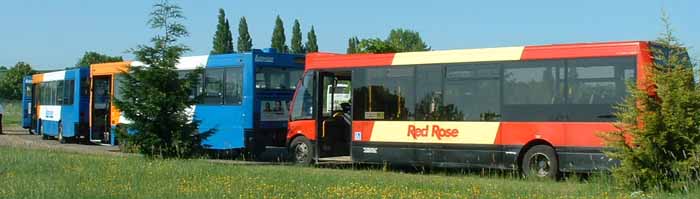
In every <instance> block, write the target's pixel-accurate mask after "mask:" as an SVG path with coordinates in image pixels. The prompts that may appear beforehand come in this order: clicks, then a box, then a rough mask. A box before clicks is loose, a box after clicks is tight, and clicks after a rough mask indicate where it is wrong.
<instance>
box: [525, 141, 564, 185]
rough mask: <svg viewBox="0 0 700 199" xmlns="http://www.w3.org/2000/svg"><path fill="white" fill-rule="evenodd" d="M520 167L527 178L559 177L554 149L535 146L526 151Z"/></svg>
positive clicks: (557, 161)
mask: <svg viewBox="0 0 700 199" xmlns="http://www.w3.org/2000/svg"><path fill="white" fill-rule="evenodd" d="M520 165H521V168H522V172H523V175H525V177H527V178H532V177H534V178H540V179H544V178H549V179H556V178H557V176H558V175H559V160H558V159H557V156H556V154H555V153H554V149H552V147H550V146H547V145H536V146H533V147H531V148H530V149H528V150H527V152H526V153H525V155H524V156H523V159H522V161H521V163H520Z"/></svg>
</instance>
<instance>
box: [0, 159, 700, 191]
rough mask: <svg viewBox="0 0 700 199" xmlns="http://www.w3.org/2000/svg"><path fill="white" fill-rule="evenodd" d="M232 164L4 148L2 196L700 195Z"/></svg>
mask: <svg viewBox="0 0 700 199" xmlns="http://www.w3.org/2000/svg"><path fill="white" fill-rule="evenodd" d="M593 181H596V182H585V181H579V180H572V181H564V182H552V181H526V180H521V179H517V178H512V177H504V176H497V175H496V176H494V175H489V176H486V177H480V176H478V173H477V174H475V173H472V174H463V173H459V172H447V173H437V174H418V173H402V172H392V171H382V170H380V169H367V168H365V169H351V168H347V169H330V168H314V167H298V166H261V165H230V164H222V163H212V162H208V161H205V160H148V159H143V158H140V157H115V156H98V155H84V154H72V153H65V152H56V151H45V150H27V149H16V148H7V147H0V198H239V197H243V198H308V197H311V198H630V197H632V198H700V197H698V196H700V194H698V192H693V193H691V195H684V194H669V193H660V194H632V195H633V196H631V194H630V193H629V192H628V191H621V190H617V189H615V188H613V186H611V185H610V183H609V182H608V180H603V179H596V180H593Z"/></svg>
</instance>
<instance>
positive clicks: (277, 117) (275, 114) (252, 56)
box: [178, 49, 304, 150]
mask: <svg viewBox="0 0 700 199" xmlns="http://www.w3.org/2000/svg"><path fill="white" fill-rule="evenodd" d="M178 68H179V70H182V68H181V67H178ZM185 68H192V67H185ZM303 70H304V56H303V55H295V54H282V53H276V52H275V51H274V50H273V49H265V50H253V51H252V52H246V53H237V54H223V55H210V56H208V58H207V60H206V65H205V66H204V71H205V72H204V75H203V78H202V84H201V88H200V89H199V90H200V92H203V93H201V94H203V98H204V99H203V100H202V102H200V103H198V104H197V105H196V106H195V107H194V119H197V120H200V121H201V123H200V126H199V128H200V131H201V132H204V131H207V130H209V129H215V132H214V133H213V134H212V135H211V136H210V137H209V138H208V139H206V140H205V142H204V143H203V144H204V145H206V146H207V147H208V148H210V149H214V150H229V149H242V148H248V149H253V148H257V149H261V150H264V147H265V146H284V144H285V139H286V137H285V136H286V129H287V117H288V116H287V115H288V114H287V113H288V111H289V106H288V103H289V102H290V101H291V100H292V95H293V94H294V89H295V87H296V82H297V80H298V79H299V78H300V77H301V74H302V73H303Z"/></svg>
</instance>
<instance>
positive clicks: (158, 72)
mask: <svg viewBox="0 0 700 199" xmlns="http://www.w3.org/2000/svg"><path fill="white" fill-rule="evenodd" d="M153 8H154V10H153V11H152V12H151V19H150V20H149V21H148V24H149V25H150V26H151V28H153V29H156V30H160V31H162V32H161V35H156V36H155V37H153V39H151V41H152V42H153V43H152V46H147V45H139V46H138V47H136V48H135V49H132V50H131V51H132V52H133V53H134V56H135V57H136V59H137V60H139V61H141V62H143V63H144V64H145V65H147V66H146V67H131V68H130V69H129V70H130V71H129V73H124V80H123V81H122V83H123V86H124V87H122V92H123V98H122V99H115V103H116V105H117V107H118V108H119V109H121V110H122V111H123V112H124V116H125V117H126V118H127V119H129V120H131V121H132V123H131V124H127V125H126V128H128V129H130V130H133V132H134V133H133V134H131V135H126V141H127V142H128V143H129V144H131V145H134V146H136V148H138V150H139V151H140V152H141V153H142V154H144V155H146V156H148V157H179V158H182V157H192V156H195V155H197V154H199V152H202V151H203V149H204V147H205V146H203V145H202V140H204V139H206V138H207V137H208V136H209V135H211V133H212V132H213V130H208V131H206V132H204V133H199V131H198V126H199V121H198V120H193V119H192V118H190V117H191V115H189V114H188V113H187V111H186V110H187V108H189V107H191V106H193V105H194V104H195V103H196V98H191V97H190V96H189V95H190V93H192V91H193V90H194V89H195V88H196V83H197V82H198V79H199V78H198V77H199V75H201V74H202V69H201V68H199V69H198V70H195V72H191V73H189V74H188V75H187V76H186V77H185V78H179V77H178V73H177V71H176V70H175V65H176V64H177V62H178V59H179V57H180V56H181V55H182V54H183V53H184V52H186V51H188V50H189V48H188V47H187V46H184V45H182V44H179V43H178V40H179V39H180V38H182V37H186V36H187V35H188V32H187V29H186V28H185V26H184V25H182V24H181V22H180V21H181V20H182V19H183V18H184V16H183V15H182V11H181V9H180V7H178V6H177V5H174V4H172V3H170V2H169V1H168V0H163V1H161V2H159V3H156V4H155V5H154V6H153ZM124 134H126V133H122V135H124Z"/></svg>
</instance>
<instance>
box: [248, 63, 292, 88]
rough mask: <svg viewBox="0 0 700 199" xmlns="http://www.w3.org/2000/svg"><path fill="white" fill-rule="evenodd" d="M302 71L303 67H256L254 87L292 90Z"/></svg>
mask: <svg viewBox="0 0 700 199" xmlns="http://www.w3.org/2000/svg"><path fill="white" fill-rule="evenodd" d="M303 72H304V70H303V69H293V68H278V67H258V68H256V71H255V88H259V89H287V90H294V89H296V83H297V82H298V81H299V78H301V74H302V73H303Z"/></svg>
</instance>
